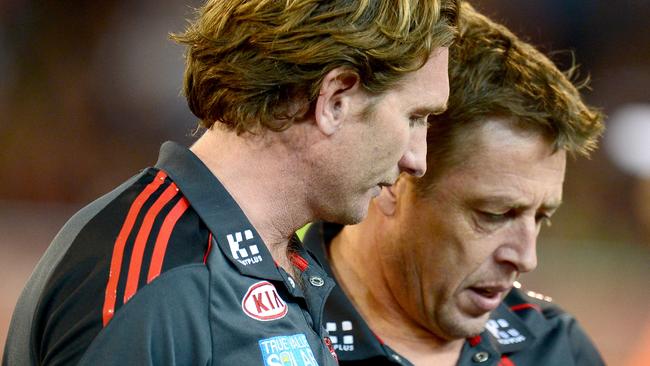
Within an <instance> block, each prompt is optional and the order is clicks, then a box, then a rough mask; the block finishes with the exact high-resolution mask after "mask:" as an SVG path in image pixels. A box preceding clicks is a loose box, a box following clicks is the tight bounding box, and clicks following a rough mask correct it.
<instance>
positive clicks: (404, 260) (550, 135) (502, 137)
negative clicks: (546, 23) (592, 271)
mask: <svg viewBox="0 0 650 366" xmlns="http://www.w3.org/2000/svg"><path fill="white" fill-rule="evenodd" d="M459 28H460V34H459V39H458V41H457V42H456V43H455V44H454V45H453V46H452V47H451V48H450V71H449V75H450V84H451V94H450V98H449V105H448V109H447V111H446V112H445V113H443V114H441V115H438V116H433V117H432V118H430V123H431V127H430V129H429V135H428V154H427V161H428V164H429V166H431V167H434V169H432V170H429V171H428V172H427V174H425V175H424V176H423V177H421V178H417V177H408V176H402V177H401V178H400V179H399V180H398V182H397V183H396V184H395V185H394V186H392V187H387V188H384V189H383V190H382V193H381V194H380V195H379V196H378V197H377V198H375V199H374V200H373V201H372V203H371V206H370V208H369V214H368V217H367V218H366V220H364V221H363V222H362V223H360V224H358V225H354V226H346V227H341V226H340V225H334V224H316V225H314V226H312V227H311V228H310V231H309V232H308V233H307V235H306V237H305V245H306V246H307V247H308V249H311V250H312V252H314V253H315V255H316V256H317V257H318V258H319V259H320V261H321V263H326V262H328V261H329V264H330V267H329V268H327V267H326V268H327V269H328V272H329V273H330V274H333V275H334V277H335V279H336V280H337V282H338V284H339V285H340V286H338V287H337V288H335V289H334V290H333V293H332V295H331V296H330V297H329V299H328V300H327V303H326V314H325V322H326V327H327V328H328V330H329V331H330V336H331V339H332V341H333V344H334V347H335V349H336V350H337V353H338V355H339V360H340V362H341V364H345V365H369V364H370V365H386V364H397V365H411V364H415V365H441V366H443V365H463V366H465V365H467V366H469V365H501V366H512V365H563V366H564V365H566V366H571V365H582V366H586V365H601V364H602V363H603V361H602V359H601V358H600V356H599V355H598V352H597V351H596V349H595V348H594V346H593V345H592V343H591V342H590V341H589V339H588V338H587V336H586V335H585V333H584V331H583V330H582V329H581V328H580V326H579V325H578V324H577V322H576V320H575V319H574V318H573V317H572V316H570V315H569V314H566V313H564V312H563V311H562V310H561V309H560V308H559V307H557V306H555V305H553V304H551V303H550V302H548V301H547V300H548V298H547V297H545V296H541V295H537V294H532V293H530V292H525V291H522V290H519V289H518V288H516V286H517V283H516V282H515V280H516V279H517V277H518V275H519V274H521V273H525V272H529V271H532V270H533V269H534V268H535V267H536V265H537V257H536V248H535V245H536V239H537V235H538V233H539V230H540V228H541V226H542V225H543V224H544V223H546V222H547V221H549V220H550V217H551V216H552V215H553V213H554V212H555V211H556V210H557V208H558V207H559V205H560V203H561V200H562V185H563V181H564V174H565V163H566V156H567V154H576V155H584V156H586V155H588V154H589V152H590V151H591V150H593V149H594V148H595V146H596V142H597V139H598V137H599V136H600V134H601V133H602V130H603V123H602V115H601V113H600V112H598V111H597V110H595V109H593V108H591V107H589V106H587V105H585V103H583V101H582V100H581V97H580V94H579V92H578V90H577V89H576V87H574V85H572V83H571V82H570V81H569V79H568V78H567V77H566V76H565V75H563V73H561V72H560V71H559V70H558V69H557V68H556V67H555V66H554V65H553V63H552V62H551V61H550V60H548V59H547V58H546V57H545V56H544V55H542V54H541V53H539V52H538V51H537V50H535V49H534V48H533V47H532V46H531V45H529V44H527V43H525V42H523V41H521V40H520V39H518V38H517V37H516V36H515V35H513V34H512V33H511V32H510V31H508V30H507V29H506V28H505V27H503V26H500V25H498V24H496V23H494V22H492V21H490V20H489V19H487V18H486V17H484V16H482V15H481V14H479V13H477V12H476V11H474V10H473V9H472V8H471V7H470V6H469V5H468V4H463V6H462V7H461V11H460V19H459ZM513 287H514V288H513ZM531 295H533V296H531Z"/></svg>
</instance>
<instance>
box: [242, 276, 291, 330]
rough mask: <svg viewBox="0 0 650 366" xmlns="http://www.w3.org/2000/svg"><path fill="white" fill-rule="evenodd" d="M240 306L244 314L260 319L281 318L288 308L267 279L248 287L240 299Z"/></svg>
mask: <svg viewBox="0 0 650 366" xmlns="http://www.w3.org/2000/svg"><path fill="white" fill-rule="evenodd" d="M241 308H242V310H244V313H245V314H246V315H248V316H250V317H251V318H253V319H256V320H261V321H271V320H276V319H281V318H283V317H284V316H285V315H287V311H288V310H289V308H288V307H287V304H286V303H285V302H284V301H283V300H282V298H280V295H279V294H278V291H277V290H276V289H275V286H273V284H271V283H270V282H268V281H260V282H257V283H255V284H253V285H252V286H251V287H249V288H248V291H247V292H246V295H244V298H243V299H242V301H241Z"/></svg>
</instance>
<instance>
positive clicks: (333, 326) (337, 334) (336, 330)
mask: <svg viewBox="0 0 650 366" xmlns="http://www.w3.org/2000/svg"><path fill="white" fill-rule="evenodd" d="M339 325H340V326H339ZM325 329H327V332H328V333H330V339H331V340H332V344H333V346H334V349H335V350H337V351H343V352H352V351H354V335H353V334H352V322H351V321H349V320H344V321H342V322H341V323H340V324H339V323H336V322H327V323H325Z"/></svg>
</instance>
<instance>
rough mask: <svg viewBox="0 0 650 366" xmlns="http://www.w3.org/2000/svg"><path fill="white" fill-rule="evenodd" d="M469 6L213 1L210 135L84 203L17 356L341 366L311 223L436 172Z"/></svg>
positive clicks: (200, 109)
mask: <svg viewBox="0 0 650 366" xmlns="http://www.w3.org/2000/svg"><path fill="white" fill-rule="evenodd" d="M456 12H457V9H456V1H455V0H435V1H432V0H396V1H361V0H335V1H327V2H320V1H308V0H293V1H270V0H249V1H238V0H210V1H208V2H207V3H206V4H205V5H204V6H203V7H202V8H201V9H199V11H198V12H197V19H196V20H195V21H194V22H193V23H192V24H191V25H190V26H189V27H188V29H187V30H186V31H185V32H184V33H182V34H179V35H175V36H173V38H174V39H175V40H177V41H179V42H181V43H183V44H185V45H187V47H188V48H187V66H186V73H185V94H186V96H187V99H188V104H189V107H190V109H191V110H192V112H193V113H194V114H195V115H196V116H197V117H198V118H199V119H200V120H201V122H200V123H201V125H202V126H203V127H205V128H206V129H207V130H206V131H205V133H204V134H203V135H202V136H201V137H200V138H199V139H198V141H197V142H196V143H195V144H194V145H193V146H192V147H191V149H189V150H188V149H186V148H184V147H181V146H179V145H177V144H174V143H165V144H164V145H163V146H162V148H161V153H160V157H159V160H158V163H157V164H156V166H155V167H152V168H148V169H145V170H144V171H142V172H141V173H140V174H138V175H136V176H135V177H133V178H132V179H130V180H128V181H127V182H126V183H124V184H123V185H121V186H120V187H118V188H117V189H116V190H114V191H112V192H110V193H109V194H107V195H106V196H104V197H102V198H100V199H99V200H97V201H95V202H93V203H91V204H90V205H89V206H88V207H86V208H84V209H83V210H81V211H80V212H79V213H77V214H76V215H75V216H74V217H73V218H72V219H71V220H70V221H69V222H68V223H67V224H66V226H65V227H64V228H63V229H62V230H61V232H60V233H59V234H58V235H57V237H56V238H55V240H54V242H53V243H52V245H51V246H50V247H49V249H48V251H47V252H46V254H45V256H44V257H43V259H42V260H41V261H40V263H39V265H38V267H37V268H36V270H35V272H34V274H33V275H32V277H31V278H30V280H29V282H28V284H27V286H26V288H25V290H24V292H23V294H22V295H21V298H20V300H19V302H18V305H17V307H16V312H15V314H14V317H13V319H12V325H11V330H10V334H9V337H8V341H7V344H6V348H5V350H6V351H5V358H4V361H3V365H29V364H39V365H41V364H42V365H62V364H65V365H69V364H81V365H89V364H92V365H96V364H101V365H151V364H153V365H174V364H179V365H212V364H223V365H262V364H263V365H279V364H291V365H316V364H318V365H334V364H336V356H335V353H334V351H333V349H332V347H331V342H330V341H329V338H327V332H326V331H325V329H324V328H323V326H322V322H321V316H322V309H323V307H324V300H325V298H326V297H327V295H328V294H329V291H330V290H331V288H332V286H333V282H332V280H331V279H329V278H328V277H327V275H326V274H325V272H324V271H323V270H322V268H321V267H320V266H319V264H318V263H317V262H315V261H314V260H313V259H312V258H311V257H310V255H309V254H307V252H306V251H305V250H304V248H303V247H302V246H301V244H300V242H299V241H298V240H297V238H295V236H294V235H293V233H294V231H295V230H296V229H297V228H299V227H301V226H303V225H304V224H305V223H307V222H309V221H312V220H314V219H318V218H320V219H325V220H330V221H334V222H339V223H344V224H352V223H357V222H359V221H360V220H361V219H363V218H364V217H365V215H366V212H367V207H368V204H369V201H370V199H371V198H372V197H374V196H376V195H378V194H379V192H380V190H381V187H383V186H389V185H391V184H393V183H394V182H395V181H396V179H397V177H398V175H399V173H400V172H402V173H406V174H412V175H414V176H421V175H423V174H424V172H425V170H426V161H425V154H426V141H425V139H426V125H427V117H428V115H430V114H434V113H439V112H441V111H443V110H444V108H445V106H446V102H447V98H448V94H449V86H448V77H447V54H448V51H447V47H448V46H449V44H450V43H451V42H452V41H453V39H454V37H455V33H456V31H455V19H456Z"/></svg>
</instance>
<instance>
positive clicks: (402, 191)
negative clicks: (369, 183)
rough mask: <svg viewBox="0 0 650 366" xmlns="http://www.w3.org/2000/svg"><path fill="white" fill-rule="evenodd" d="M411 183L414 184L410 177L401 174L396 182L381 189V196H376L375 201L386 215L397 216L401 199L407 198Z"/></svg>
mask: <svg viewBox="0 0 650 366" xmlns="http://www.w3.org/2000/svg"><path fill="white" fill-rule="evenodd" d="M409 184H413V183H412V182H411V181H410V180H409V178H408V177H405V176H404V175H400V176H399V178H397V181H396V182H395V184H393V185H392V186H390V187H383V188H382V189H381V192H380V193H379V196H377V197H375V199H374V200H373V202H374V204H375V205H376V206H377V208H378V209H379V211H380V212H381V213H382V214H383V215H384V216H387V217H390V216H395V213H396V212H397V206H398V205H399V201H400V200H404V199H406V196H407V192H406V191H407V190H408V189H409V187H408V185H409Z"/></svg>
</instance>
